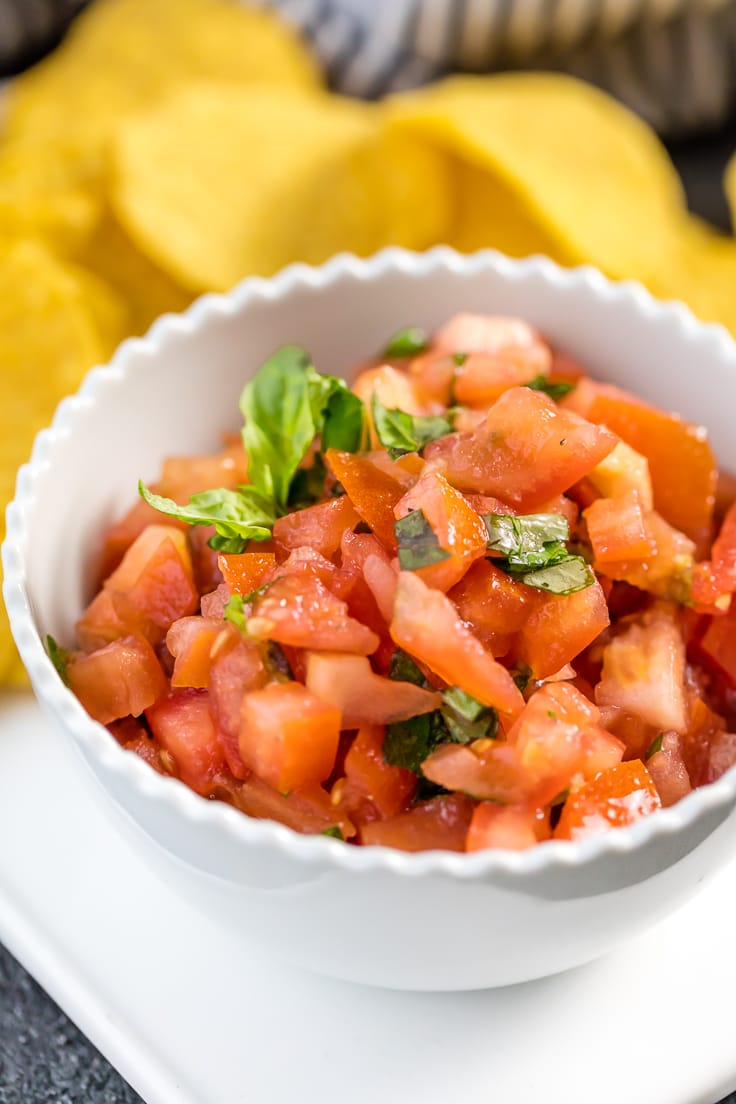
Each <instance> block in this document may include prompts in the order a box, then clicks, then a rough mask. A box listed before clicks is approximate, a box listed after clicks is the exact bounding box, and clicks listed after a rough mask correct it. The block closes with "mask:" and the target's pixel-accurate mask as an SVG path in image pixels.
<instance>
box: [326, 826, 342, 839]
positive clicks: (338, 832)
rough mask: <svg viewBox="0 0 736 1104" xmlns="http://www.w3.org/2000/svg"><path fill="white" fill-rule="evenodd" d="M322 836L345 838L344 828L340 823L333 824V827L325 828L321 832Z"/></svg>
mask: <svg viewBox="0 0 736 1104" xmlns="http://www.w3.org/2000/svg"><path fill="white" fill-rule="evenodd" d="M320 835H321V836H330V837H331V838H332V839H339V840H344V839H345V837H344V835H343V834H342V828H341V827H340V825H339V824H333V825H332V827H331V828H323V829H322V831H321V832H320Z"/></svg>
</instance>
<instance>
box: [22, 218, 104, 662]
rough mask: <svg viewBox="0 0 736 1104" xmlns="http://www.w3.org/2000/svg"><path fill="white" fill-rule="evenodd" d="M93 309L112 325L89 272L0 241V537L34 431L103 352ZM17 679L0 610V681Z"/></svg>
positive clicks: (32, 246) (38, 248)
mask: <svg viewBox="0 0 736 1104" xmlns="http://www.w3.org/2000/svg"><path fill="white" fill-rule="evenodd" d="M103 302H104V308H103V307H102V303H103ZM95 311H97V313H98V316H99V317H102V316H103V315H104V316H105V318H106V320H107V323H106V324H108V325H112V318H113V314H114V299H113V298H112V296H111V295H110V296H108V294H107V292H106V291H105V290H104V286H103V285H102V284H101V283H100V282H99V281H96V280H95V278H94V277H87V276H84V275H82V277H81V278H80V274H79V273H78V272H77V271H76V270H75V269H73V268H70V267H68V266H67V265H65V264H64V263H62V262H60V261H58V260H56V259H55V258H54V257H53V256H52V255H51V254H50V253H49V251H48V250H47V248H46V247H45V246H44V245H43V244H41V243H40V242H35V241H31V240H27V241H18V242H16V243H14V244H13V245H11V246H9V247H2V246H0V365H2V371H0V511H1V512H0V519H2V520H0V539H2V537H3V536H4V535H5V528H4V526H5V522H4V514H5V506H6V504H7V502H8V501H9V499H10V498H11V497H12V494H13V489H14V486H15V473H16V470H17V468H18V467H19V466H20V464H22V463H23V462H24V461H25V460H27V459H28V457H29V455H30V451H31V444H32V441H33V437H34V435H35V433H36V432H37V431H38V430H39V429H41V428H42V427H43V426H44V425H46V424H47V423H48V422H49V421H50V419H51V416H52V414H53V411H54V408H55V407H56V404H57V403H58V402H59V400H60V399H61V398H63V396H64V395H67V394H68V393H69V392H70V391H73V390H74V389H75V388H76V387H77V386H78V384H79V382H80V380H81V379H82V376H83V375H84V373H85V372H86V371H87V369H88V368H90V367H91V366H92V365H93V364H95V363H96V362H97V361H100V360H101V359H103V357H104V355H105V352H106V350H105V347H104V343H103V341H102V340H101V339H100V336H99V332H98V328H97V323H96V319H95ZM23 677H24V676H23V674H22V669H21V666H20V662H19V661H18V659H17V656H16V653H15V647H14V645H13V643H12V640H11V638H10V632H9V629H8V626H7V618H6V615H5V611H4V609H1V610H0V682H8V681H10V682H21V681H23Z"/></svg>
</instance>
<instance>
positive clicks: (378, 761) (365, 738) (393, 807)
mask: <svg viewBox="0 0 736 1104" xmlns="http://www.w3.org/2000/svg"><path fill="white" fill-rule="evenodd" d="M383 736H384V731H383V728H382V727H381V726H379V725H362V726H361V728H360V729H359V730H358V734H357V736H356V737H355V739H354V740H353V742H352V744H351V745H350V749H349V751H348V753H347V755H346V756H345V777H344V779H342V780H340V781H339V782H338V783H337V784H336V788H335V790H333V797H334V796H335V794H336V792H337V793H338V794H339V797H340V801H339V805H340V808H345V809H347V810H348V811H349V815H350V818H351V820H353V821H354V822H355V823H356V824H367V823H368V822H369V821H371V820H379V819H381V820H383V819H386V818H387V817H393V816H397V815H398V814H399V813H402V812H405V811H406V810H407V809H408V807H409V805H410V803H411V799H412V798H413V796H414V791H415V790H416V785H417V780H416V776H415V775H414V774H412V772H411V771H408V770H404V769H403V767H393V766H390V765H389V764H388V763H387V762H386V761H385V759H384V758H383Z"/></svg>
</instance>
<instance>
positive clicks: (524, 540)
mask: <svg viewBox="0 0 736 1104" xmlns="http://www.w3.org/2000/svg"><path fill="white" fill-rule="evenodd" d="M483 521H484V522H485V526H486V529H487V530H488V550H489V551H490V552H498V553H499V554H500V555H502V556H503V557H504V558H505V559H506V560H507V561H508V566H509V568H510V569H512V570H513V569H514V568H520V567H546V566H547V565H549V564H553V563H557V562H558V561H559V560H563V559H565V557H566V556H567V555H568V552H567V548H566V547H565V543H564V542H565V541H566V540H567V538H568V537H569V535H570V527H569V525H568V523H567V518H565V517H564V516H563V515H562V514H526V515H525V516H523V517H514V516H513V515H511V514H485V515H484V517H483Z"/></svg>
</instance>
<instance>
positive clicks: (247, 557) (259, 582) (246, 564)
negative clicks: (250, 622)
mask: <svg viewBox="0 0 736 1104" xmlns="http://www.w3.org/2000/svg"><path fill="white" fill-rule="evenodd" d="M218 564H219V567H220V571H221V573H222V578H223V580H224V581H225V583H226V584H227V586H228V588H229V590H230V591H231V593H233V594H240V596H241V597H245V596H246V595H247V594H250V593H251V592H252V591H254V590H258V588H259V587H261V586H263V584H264V583H266V582H269V581H270V580H271V579H272V578H274V576H275V574H276V554H275V552H272V551H262V550H258V551H256V552H241V553H230V554H225V553H221V554H220V558H219V560H218Z"/></svg>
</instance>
